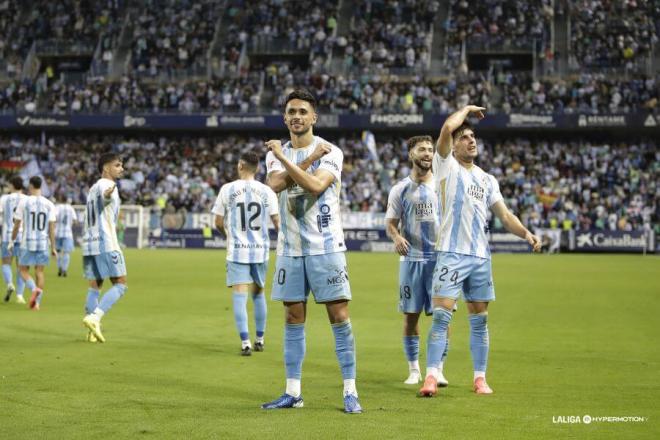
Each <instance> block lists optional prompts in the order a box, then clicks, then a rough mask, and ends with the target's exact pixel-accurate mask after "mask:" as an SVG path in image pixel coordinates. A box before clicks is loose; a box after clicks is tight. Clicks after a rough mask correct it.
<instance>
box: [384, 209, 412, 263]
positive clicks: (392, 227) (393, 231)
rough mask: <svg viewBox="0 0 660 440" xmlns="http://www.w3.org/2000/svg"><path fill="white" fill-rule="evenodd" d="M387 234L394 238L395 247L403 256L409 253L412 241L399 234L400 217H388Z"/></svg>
mask: <svg viewBox="0 0 660 440" xmlns="http://www.w3.org/2000/svg"><path fill="white" fill-rule="evenodd" d="M387 236H388V237H390V238H391V239H392V241H393V242H394V249H396V252H397V253H398V254H399V255H401V256H404V257H405V256H406V255H408V250H409V249H410V243H409V242H408V240H406V239H405V238H403V236H402V235H401V234H399V219H398V218H388V219H387Z"/></svg>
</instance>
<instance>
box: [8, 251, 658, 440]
mask: <svg viewBox="0 0 660 440" xmlns="http://www.w3.org/2000/svg"><path fill="white" fill-rule="evenodd" d="M348 258H349V273H350V276H351V285H352V290H353V299H354V300H353V302H352V303H351V314H352V321H353V328H354V330H355V336H356V341H357V355H358V390H359V392H360V400H361V402H362V405H363V407H364V409H365V413H364V414H362V415H351V416H348V415H345V414H343V412H342V411H341V410H342V399H341V391H342V386H341V375H340V371H339V367H338V365H337V361H336V358H335V354H334V340H333V336H332V331H331V329H330V327H329V325H328V322H327V318H326V315H325V310H324V307H322V306H311V307H310V308H309V318H308V322H307V327H306V328H307V356H306V359H305V363H304V367H303V396H304V397H305V408H302V409H299V410H284V411H272V412H266V411H263V410H261V409H259V405H260V404H261V403H262V402H265V401H268V400H271V399H273V398H275V397H277V396H278V395H279V394H281V393H282V391H283V387H284V365H283V359H282V325H283V312H282V306H281V305H280V304H279V303H274V302H270V301H269V322H268V332H267V340H266V351H265V352H263V353H255V354H254V355H253V356H252V357H250V358H244V357H241V356H239V355H238V351H239V348H240V343H239V340H238V336H237V335H236V333H235V329H234V323H233V317H232V313H231V296H230V294H229V292H228V289H227V288H225V287H224V252H221V251H179V250H172V251H154V250H143V251H136V250H128V251H127V252H126V260H127V265H128V270H129V278H128V280H129V282H128V284H129V290H128V292H127V294H126V296H125V297H124V298H123V299H122V300H121V301H120V302H119V303H118V304H117V305H116V306H115V307H114V308H113V309H112V311H111V312H110V313H109V314H108V315H107V316H106V317H105V319H104V334H105V336H106V338H107V343H106V344H90V343H86V342H84V335H85V330H84V329H83V327H82V324H81V319H82V316H83V303H84V298H85V295H86V284H85V281H84V280H83V279H82V276H81V268H80V264H79V261H80V255H79V254H76V255H74V258H73V264H72V267H71V270H70V275H69V277H68V278H58V277H57V276H56V268H55V267H54V266H55V265H54V263H53V264H52V266H51V267H50V268H49V270H48V275H47V280H46V297H45V299H44V300H43V304H42V310H41V311H40V312H32V311H29V310H28V309H27V308H25V306H19V305H17V304H16V303H14V302H12V303H10V304H1V305H0V353H1V359H2V361H1V362H0V373H1V374H0V438H8V439H17V438H35V439H36V438H39V439H41V438H53V439H72V438H92V439H97V438H112V439H116V438H139V437H152V438H221V439H224V438H259V439H261V438H285V439H289V438H291V439H309V438H332V439H335V438H360V439H362V438H374V439H379V438H396V439H403V438H418V439H419V438H534V439H537V438H560V437H561V438H634V439H641V438H660V421H659V417H660V409H659V406H660V404H659V402H660V400H659V399H658V396H659V395H660V385H659V384H660V373H659V371H660V348H659V346H660V341H659V338H658V329H660V325H659V324H658V320H659V318H658V317H659V316H660V283H659V281H658V280H659V278H660V277H659V275H660V260H659V259H658V258H657V257H651V256H650V257H641V256H612V255H555V256H547V255H538V256H533V255H496V256H495V258H494V261H493V269H494V274H495V285H496V289H497V297H498V300H497V301H496V302H495V303H494V304H492V306H491V308H490V337H491V356H490V363H489V373H488V377H489V383H490V385H491V386H492V387H493V389H494V390H495V394H494V395H491V396H475V395H474V394H473V393H472V392H471V380H472V365H471V360H470V352H469V347H468V323H467V319H466V310H465V307H464V306H462V307H461V308H460V310H459V311H458V312H457V315H456V318H455V319H454V321H453V324H452V325H453V327H452V332H453V333H452V345H451V352H450V354H449V359H448V361H447V363H446V367H445V375H446V376H447V378H448V379H449V381H450V386H449V388H447V389H445V390H442V391H441V394H440V395H439V396H438V397H436V398H433V399H420V398H417V397H416V396H415V393H416V391H417V388H416V387H412V388H410V387H407V386H406V385H404V384H403V380H404V379H405V377H406V374H407V364H406V362H405V358H404V356H403V349H402V347H401V321H402V319H401V317H400V315H399V314H398V312H397V311H396V304H397V299H398V288H397V268H398V261H397V258H396V257H395V256H394V255H386V254H357V253H352V254H349V257H348ZM272 266H273V264H271V270H272ZM270 279H271V278H270V277H269V283H270ZM250 310H251V306H250ZM250 316H252V315H250ZM429 325H430V320H429V319H424V320H423V323H422V344H423V345H424V346H425V343H426V335H427V330H428V327H429ZM250 329H251V331H252V332H254V325H253V321H252V320H251V322H250ZM425 351H426V350H425V349H424V350H422V357H421V362H422V365H424V363H425V354H424V353H425ZM586 414H588V415H591V416H593V417H597V416H643V417H647V418H648V420H647V421H646V422H638V423H605V422H594V423H591V424H588V425H587V424H559V423H553V416H554V417H559V416H583V415H586Z"/></svg>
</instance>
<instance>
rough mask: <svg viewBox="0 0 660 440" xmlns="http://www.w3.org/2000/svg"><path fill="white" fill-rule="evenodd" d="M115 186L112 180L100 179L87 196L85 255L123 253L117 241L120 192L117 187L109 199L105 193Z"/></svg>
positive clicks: (84, 225) (84, 232) (83, 239)
mask: <svg viewBox="0 0 660 440" xmlns="http://www.w3.org/2000/svg"><path fill="white" fill-rule="evenodd" d="M113 185H115V182H113V181H112V180H110V179H105V178H101V179H99V180H98V181H97V182H96V183H95V184H94V185H93V186H92V187H91V188H90V189H89V193H88V194H87V204H86V205H85V215H84V220H83V235H82V251H83V255H100V254H102V253H105V252H118V251H121V248H120V247H119V241H118V240H117V218H119V206H120V205H121V201H120V200H119V190H118V189H117V187H116V186H115V188H114V190H113V191H112V194H111V195H110V198H109V199H106V198H105V197H104V195H103V194H104V192H105V191H106V190H108V189H109V188H112V187H113Z"/></svg>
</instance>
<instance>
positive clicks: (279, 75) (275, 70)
mask: <svg viewBox="0 0 660 440" xmlns="http://www.w3.org/2000/svg"><path fill="white" fill-rule="evenodd" d="M266 77H267V80H266V84H267V86H269V87H272V89H273V100H272V101H271V102H267V103H264V106H266V107H271V108H273V109H274V111H278V110H279V109H281V108H282V107H283V106H284V102H285V101H286V96H287V95H288V94H289V93H290V92H291V91H293V89H294V88H297V87H305V88H308V89H309V90H310V91H311V92H312V93H313V94H314V95H315V96H316V98H317V101H318V107H319V109H320V111H322V112H351V113H361V112H389V113H450V112H452V111H454V110H456V109H458V108H461V107H463V106H465V105H467V103H468V102H471V103H477V104H479V105H483V106H485V107H490V93H491V86H490V83H489V81H488V80H487V78H486V77H485V76H484V75H482V74H480V73H476V72H475V73H470V74H469V75H459V76H457V77H452V78H448V79H446V80H430V79H425V78H422V77H418V78H415V79H412V80H409V79H406V80H403V79H401V78H399V77H397V76H390V77H385V76H383V77H380V76H378V75H367V76H358V77H356V76H354V75H348V76H346V77H344V76H337V77H334V76H330V75H327V74H314V73H310V72H309V71H303V70H300V69H291V67H290V66H289V65H286V64H279V65H278V64H272V65H270V66H268V67H267V68H266Z"/></svg>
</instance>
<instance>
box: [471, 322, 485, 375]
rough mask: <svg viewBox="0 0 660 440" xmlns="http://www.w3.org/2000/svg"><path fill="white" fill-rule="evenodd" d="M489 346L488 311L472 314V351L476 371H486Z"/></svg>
mask: <svg viewBox="0 0 660 440" xmlns="http://www.w3.org/2000/svg"><path fill="white" fill-rule="evenodd" d="M488 346H489V340H488V312H486V313H483V314H477V315H470V351H471V352H472V364H473V365H474V371H484V372H485V371H486V366H487V365H488Z"/></svg>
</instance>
